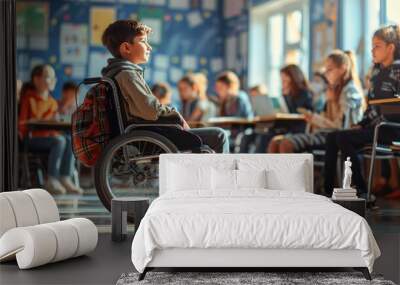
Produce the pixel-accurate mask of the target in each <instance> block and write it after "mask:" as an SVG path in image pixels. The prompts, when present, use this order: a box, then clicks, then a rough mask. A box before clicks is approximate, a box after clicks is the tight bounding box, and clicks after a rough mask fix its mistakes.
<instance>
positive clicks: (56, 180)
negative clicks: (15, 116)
mask: <svg viewBox="0 0 400 285" xmlns="http://www.w3.org/2000/svg"><path fill="white" fill-rule="evenodd" d="M55 84H56V77H55V72H54V69H53V68H52V67H51V66H50V65H38V66H35V67H34V68H33V70H32V74H31V82H30V85H29V88H26V89H25V90H26V92H24V94H22V95H21V103H20V113H19V120H18V125H19V134H20V137H21V138H25V139H28V140H29V142H28V145H29V150H30V151H33V152H35V151H45V152H49V158H48V169H47V180H46V184H45V186H44V187H45V189H46V190H47V191H49V192H50V193H52V194H65V193H66V192H70V193H75V194H81V193H83V191H82V189H81V188H79V187H77V186H75V185H74V183H73V182H72V181H71V176H72V173H73V167H74V157H73V154H72V147H71V139H70V137H69V136H63V135H61V134H60V133H59V132H56V131H52V130H41V131H33V132H32V137H29V138H27V135H28V130H27V126H26V123H27V121H29V120H51V119H54V118H55V115H56V114H57V110H58V103H57V101H56V100H55V99H54V98H53V97H52V96H51V94H50V92H51V91H53V90H54V87H55Z"/></svg>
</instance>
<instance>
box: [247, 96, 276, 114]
mask: <svg viewBox="0 0 400 285" xmlns="http://www.w3.org/2000/svg"><path fill="white" fill-rule="evenodd" d="M251 104H252V106H253V112H254V115H255V116H265V115H273V114H275V113H276V109H275V108H274V103H273V101H272V99H271V98H270V97H268V96H254V97H251Z"/></svg>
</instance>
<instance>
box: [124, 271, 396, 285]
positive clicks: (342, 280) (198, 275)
mask: <svg viewBox="0 0 400 285" xmlns="http://www.w3.org/2000/svg"><path fill="white" fill-rule="evenodd" d="M138 276H139V274H138V273H125V274H122V275H121V277H120V278H119V279H118V281H117V285H134V284H140V285H145V284H157V285H163V284H170V285H178V284H179V285H186V284H213V285H219V284H221V285H236V284H237V285H239V284H240V285H246V284H266V285H270V284H271V285H275V284H276V285H278V284H279V285H297V284H316V285H319V284H321V285H322V284H324V285H347V284H348V285H350V284H351V285H358V284H374V285H375V284H376V285H395V283H393V282H392V281H388V280H384V279H383V277H382V276H380V275H372V278H373V280H372V281H368V280H366V279H365V278H364V276H363V275H362V274H361V273H359V272H148V273H147V274H146V277H145V279H144V280H142V281H138Z"/></svg>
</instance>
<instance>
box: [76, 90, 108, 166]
mask: <svg viewBox="0 0 400 285" xmlns="http://www.w3.org/2000/svg"><path fill="white" fill-rule="evenodd" d="M107 106H108V99H107V86H106V85H105V84H101V83H99V84H97V85H95V86H93V87H92V88H90V89H89V91H88V92H87V93H86V96H85V99H84V101H83V103H82V104H81V105H80V106H79V107H78V108H77V109H76V111H75V112H74V113H73V114H72V119H71V124H72V133H71V135H72V150H73V152H74V155H75V157H76V159H77V160H79V161H80V162H81V163H82V164H83V165H85V166H93V165H95V164H96V161H97V159H98V158H99V157H100V154H101V152H102V150H103V148H104V147H105V146H106V144H107V143H108V141H109V140H110V122H109V118H108V111H107Z"/></svg>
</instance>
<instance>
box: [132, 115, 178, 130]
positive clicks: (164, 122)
mask: <svg viewBox="0 0 400 285" xmlns="http://www.w3.org/2000/svg"><path fill="white" fill-rule="evenodd" d="M128 125H129V126H128V127H127V128H126V130H125V132H128V131H130V130H132V129H135V128H139V127H174V128H177V129H180V130H183V127H182V120H181V119H180V118H179V117H160V118H159V119H158V120H156V121H150V120H144V119H141V118H134V119H133V120H130V121H129V122H128Z"/></svg>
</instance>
